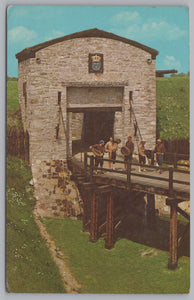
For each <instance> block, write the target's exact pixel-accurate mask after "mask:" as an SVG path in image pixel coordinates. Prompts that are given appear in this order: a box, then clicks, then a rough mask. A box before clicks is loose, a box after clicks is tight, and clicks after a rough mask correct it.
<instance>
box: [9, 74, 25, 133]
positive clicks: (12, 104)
mask: <svg viewBox="0 0 194 300" xmlns="http://www.w3.org/2000/svg"><path fill="white" fill-rule="evenodd" d="M13 127H15V128H18V129H22V127H23V125H22V118H21V111H20V105H19V95H18V81H17V79H12V78H8V79H7V129H8V130H9V129H10V128H13Z"/></svg>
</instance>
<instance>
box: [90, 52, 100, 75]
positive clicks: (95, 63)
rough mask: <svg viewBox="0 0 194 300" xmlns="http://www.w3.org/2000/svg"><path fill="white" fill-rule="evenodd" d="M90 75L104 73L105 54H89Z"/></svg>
mask: <svg viewBox="0 0 194 300" xmlns="http://www.w3.org/2000/svg"><path fill="white" fill-rule="evenodd" d="M89 73H103V54H99V53H94V54H89Z"/></svg>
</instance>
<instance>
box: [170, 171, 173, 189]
mask: <svg viewBox="0 0 194 300" xmlns="http://www.w3.org/2000/svg"><path fill="white" fill-rule="evenodd" d="M172 192H173V168H169V193H170V194H171V193H172Z"/></svg>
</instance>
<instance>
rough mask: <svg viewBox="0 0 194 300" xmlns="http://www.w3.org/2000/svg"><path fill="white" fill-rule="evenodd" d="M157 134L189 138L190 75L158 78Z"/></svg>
mask: <svg viewBox="0 0 194 300" xmlns="http://www.w3.org/2000/svg"><path fill="white" fill-rule="evenodd" d="M156 95H157V96H156V102H157V136H158V137H160V138H161V139H168V140H176V139H178V140H179V139H188V138H189V76H186V75H185V76H184V75H183V76H173V77H169V78H167V77H164V78H157V82H156Z"/></svg>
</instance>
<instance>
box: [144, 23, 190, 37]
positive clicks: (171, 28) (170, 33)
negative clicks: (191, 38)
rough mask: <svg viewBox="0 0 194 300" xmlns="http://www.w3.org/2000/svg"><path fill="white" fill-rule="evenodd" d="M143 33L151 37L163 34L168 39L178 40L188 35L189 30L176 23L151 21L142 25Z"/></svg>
mask: <svg viewBox="0 0 194 300" xmlns="http://www.w3.org/2000/svg"><path fill="white" fill-rule="evenodd" d="M141 30H142V33H143V34H146V35H150V36H151V37H158V36H163V37H164V38H165V39H166V40H176V39H179V38H182V37H184V36H186V34H187V31H185V30H182V29H180V28H179V27H178V26H177V25H175V24H170V23H167V22H166V21H161V22H149V21H148V23H144V24H143V25H142V28H141Z"/></svg>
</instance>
